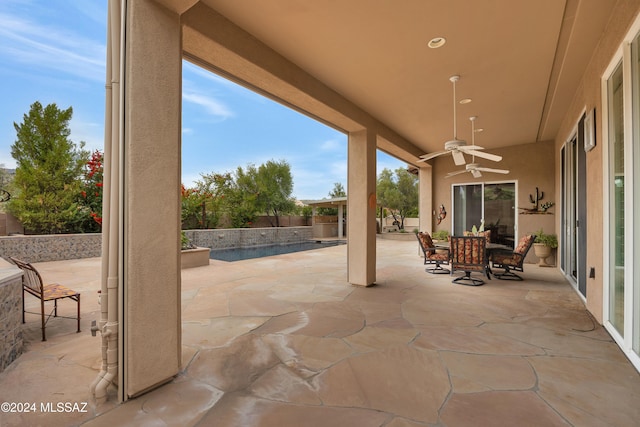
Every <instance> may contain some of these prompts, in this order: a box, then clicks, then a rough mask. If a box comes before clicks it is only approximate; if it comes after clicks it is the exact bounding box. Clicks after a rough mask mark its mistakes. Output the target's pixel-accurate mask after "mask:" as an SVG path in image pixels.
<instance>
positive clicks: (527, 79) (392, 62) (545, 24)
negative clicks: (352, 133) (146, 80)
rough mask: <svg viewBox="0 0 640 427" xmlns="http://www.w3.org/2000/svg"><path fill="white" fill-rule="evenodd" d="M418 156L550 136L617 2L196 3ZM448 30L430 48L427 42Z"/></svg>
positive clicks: (301, 0) (380, 0)
mask: <svg viewBox="0 0 640 427" xmlns="http://www.w3.org/2000/svg"><path fill="white" fill-rule="evenodd" d="M201 2H202V3H204V4H206V5H207V6H209V7H210V8H212V9H214V10H216V11H217V12H219V13H220V14H222V15H223V16H225V17H226V18H227V19H229V20H230V21H232V22H233V23H235V24H236V25H238V26H239V27H241V28H243V29H244V30H245V31H247V32H248V33H250V34H252V35H253V36H254V37H256V38H258V39H259V40H261V41H262V42H263V43H265V44H267V45H268V46H270V47H271V48H272V49H274V50H275V51H277V52H278V53H280V54H281V55H283V56H284V57H286V58H287V59H289V60H290V61H292V62H294V63H295V64H297V65H298V66H300V67H301V68H302V69H304V70H305V71H306V72H308V73H309V74H311V75H312V76H314V77H315V78H317V79H319V80H320V81H322V82H323V83H324V84H326V85H328V86H329V87H331V88H332V89H334V90H335V91H337V92H338V93H340V94H342V95H343V96H345V97H346V98H348V99H350V100H351V101H352V102H353V103H355V104H356V105H358V106H359V107H360V108H362V109H363V110H365V111H367V112H368V113H370V114H371V115H373V116H375V117H377V118H378V119H380V120H381V121H382V122H384V123H386V124H387V125H388V126H389V127H391V128H392V129H394V130H395V131H396V132H397V133H398V134H400V135H401V136H403V137H404V138H406V139H407V140H409V141H411V142H412V143H414V144H415V145H416V146H418V147H419V148H420V149H421V150H424V152H425V153H427V152H432V151H437V150H441V149H442V147H443V145H444V142H445V141H447V140H449V139H452V137H453V99H452V84H451V82H450V81H449V77H450V76H452V75H460V76H461V78H460V81H459V82H458V83H457V98H458V100H459V99H462V98H471V99H472V102H471V103H469V104H465V105H457V111H458V114H457V116H458V126H457V127H458V132H457V133H458V137H460V138H462V139H466V140H468V141H469V143H470V140H471V124H470V121H469V117H470V116H477V117H478V119H477V121H476V128H483V129H484V132H482V133H481V134H478V135H477V137H476V144H478V145H482V146H485V147H487V148H495V147H503V146H509V145H517V144H524V143H531V142H535V141H544V140H549V139H553V138H554V137H555V135H556V133H557V131H558V128H559V126H560V124H561V120H562V118H563V117H564V115H565V113H566V111H567V108H568V106H569V104H570V103H571V101H572V98H573V94H574V93H575V90H576V88H577V87H578V85H579V83H580V80H581V78H582V74H583V72H584V69H585V67H586V65H587V63H588V62H589V60H590V57H591V54H592V52H593V49H594V47H595V46H596V44H597V42H598V39H599V37H600V35H601V33H602V31H603V29H604V26H605V25H606V24H607V22H608V19H609V15H610V12H611V10H612V8H613V5H614V3H615V0H566V1H565V0H536V1H519V0H518V1H514V0H475V1H470V0H441V1H431V0H402V1H391V0H388V1H383V0H376V1H372V0H314V1H309V0H273V1H264V0H242V1H229V0H202V1H201ZM434 37H444V38H446V44H445V45H444V46H443V47H442V48H439V49H430V48H428V47H427V43H428V41H429V40H430V39H432V38H434Z"/></svg>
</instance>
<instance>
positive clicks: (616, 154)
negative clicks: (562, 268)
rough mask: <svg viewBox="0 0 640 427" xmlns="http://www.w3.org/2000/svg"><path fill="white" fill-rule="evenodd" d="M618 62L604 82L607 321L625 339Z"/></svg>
mask: <svg viewBox="0 0 640 427" xmlns="http://www.w3.org/2000/svg"><path fill="white" fill-rule="evenodd" d="M622 69H623V68H622V63H620V64H619V65H618V66H617V67H616V69H615V70H614V72H613V74H612V75H611V77H610V78H609V80H608V81H607V95H608V97H607V98H608V112H609V117H608V125H609V135H608V136H609V179H608V187H609V219H610V220H609V248H610V251H609V321H610V322H611V325H612V326H613V327H614V328H615V329H616V331H617V332H618V333H619V334H620V336H621V337H624V288H625V286H624V282H625V279H624V265H625V262H624V255H625V241H624V240H625V239H624V229H625V212H624V186H625V179H624V178H625V174H624V172H625V169H624V114H623V113H624V111H623V100H624V97H623V73H622Z"/></svg>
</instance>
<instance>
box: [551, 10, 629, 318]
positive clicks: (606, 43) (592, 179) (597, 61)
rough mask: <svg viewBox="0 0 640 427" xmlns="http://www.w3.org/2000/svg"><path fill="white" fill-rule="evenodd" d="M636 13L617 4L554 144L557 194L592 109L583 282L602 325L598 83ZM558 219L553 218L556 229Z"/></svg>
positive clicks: (589, 304)
mask: <svg viewBox="0 0 640 427" xmlns="http://www.w3.org/2000/svg"><path fill="white" fill-rule="evenodd" d="M638 13H640V2H638V1H629V0H627V1H619V2H618V3H617V5H616V7H615V8H614V10H613V14H612V16H611V19H610V21H609V24H608V25H607V27H606V29H605V31H604V33H603V35H602V37H601V39H600V43H599V45H598V47H597V48H596V50H595V52H594V53H593V56H592V57H591V61H590V63H589V65H588V67H587V68H586V69H585V72H584V75H583V78H582V81H581V83H580V86H579V88H578V90H577V91H576V94H575V97H574V99H573V101H572V103H571V107H570V109H569V111H568V112H567V115H566V116H565V118H564V120H563V122H562V126H561V128H560V131H559V132H558V135H557V138H556V140H555V146H554V151H555V152H556V168H555V170H556V175H557V177H558V179H557V180H556V191H557V192H559V191H560V186H561V185H562V183H561V181H560V178H559V177H560V159H559V155H557V153H560V150H561V148H562V146H563V145H564V144H565V142H567V141H568V140H569V139H570V138H571V137H572V135H573V134H574V132H575V128H576V125H577V122H578V120H579V119H580V117H581V116H582V114H583V113H584V112H585V111H590V110H591V109H593V108H595V112H596V114H595V122H596V123H595V128H596V146H595V148H594V149H592V150H591V151H589V152H588V153H587V159H586V163H587V206H589V209H588V210H587V267H588V268H590V267H593V268H594V269H595V273H596V274H595V277H594V278H587V301H586V304H587V308H588V310H589V311H590V312H591V313H592V314H593V315H594V316H595V318H596V319H597V320H598V321H599V322H600V323H602V322H603V291H604V278H603V277H602V272H603V269H604V265H603V259H604V254H603V250H602V239H603V237H604V234H603V233H604V231H605V228H604V225H605V224H604V216H603V213H604V208H602V209H600V208H598V207H599V206H604V202H603V194H604V193H603V180H604V179H605V177H604V175H603V172H604V171H603V153H604V150H605V149H606V144H604V143H603V141H604V140H605V139H604V138H605V136H604V135H603V134H602V129H603V126H602V102H603V99H602V92H601V90H602V89H601V81H602V80H601V79H602V76H603V73H604V71H605V69H606V68H607V66H608V65H609V63H610V62H611V61H612V59H613V57H614V55H615V54H616V52H617V51H618V49H619V48H620V46H621V43H622V41H623V39H624V36H625V35H626V33H627V32H628V31H629V29H630V27H631V25H632V24H633V22H634V21H635V19H636V16H637V15H638ZM559 221H560V218H556V225H557V227H559V226H560V222H559Z"/></svg>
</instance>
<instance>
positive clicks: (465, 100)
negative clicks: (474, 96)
mask: <svg viewBox="0 0 640 427" xmlns="http://www.w3.org/2000/svg"><path fill="white" fill-rule="evenodd" d="M459 102H460V104H468V103H470V102H471V98H465V99H461V100H460V101H459Z"/></svg>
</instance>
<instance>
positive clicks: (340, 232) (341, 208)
mask: <svg viewBox="0 0 640 427" xmlns="http://www.w3.org/2000/svg"><path fill="white" fill-rule="evenodd" d="M343 214H344V206H343V205H342V203H341V204H339V205H338V239H341V238H343V237H344V227H343V223H342V216H343Z"/></svg>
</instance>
